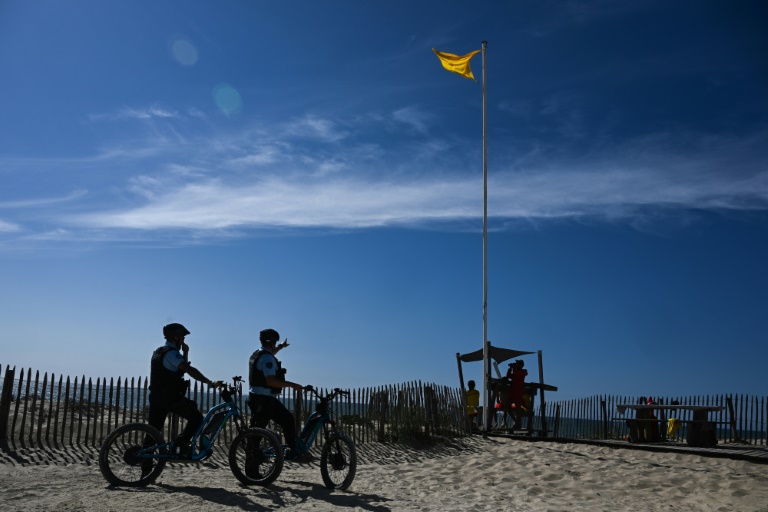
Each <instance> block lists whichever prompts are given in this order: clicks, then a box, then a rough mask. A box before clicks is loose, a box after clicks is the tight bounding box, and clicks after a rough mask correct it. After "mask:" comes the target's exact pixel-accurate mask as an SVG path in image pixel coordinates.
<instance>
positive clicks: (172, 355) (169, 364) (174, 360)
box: [163, 342, 185, 372]
mask: <svg viewBox="0 0 768 512" xmlns="http://www.w3.org/2000/svg"><path fill="white" fill-rule="evenodd" d="M165 346H166V347H169V348H171V349H173V350H169V351H168V352H166V353H165V357H163V366H164V367H165V369H166V370H170V371H172V372H177V371H179V365H180V364H181V363H184V362H185V361H184V357H183V356H182V355H181V352H179V349H177V348H176V345H174V344H173V343H171V342H166V343H165Z"/></svg>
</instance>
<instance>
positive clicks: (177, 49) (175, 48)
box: [171, 37, 197, 66]
mask: <svg viewBox="0 0 768 512" xmlns="http://www.w3.org/2000/svg"><path fill="white" fill-rule="evenodd" d="M171 54H172V55H173V58H174V59H176V61H177V62H178V63H179V64H181V65H182V66H194V65H195V64H196V63H197V48H195V45H193V44H192V43H191V42H189V41H188V40H187V39H184V38H183V37H176V38H174V39H173V40H172V41H171Z"/></svg>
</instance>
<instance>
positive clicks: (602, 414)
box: [600, 398, 608, 439]
mask: <svg viewBox="0 0 768 512" xmlns="http://www.w3.org/2000/svg"><path fill="white" fill-rule="evenodd" d="M600 418H601V419H602V420H603V439H608V411H607V410H606V407H605V398H601V399H600Z"/></svg>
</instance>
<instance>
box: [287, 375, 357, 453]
mask: <svg viewBox="0 0 768 512" xmlns="http://www.w3.org/2000/svg"><path fill="white" fill-rule="evenodd" d="M308 390H309V391H312V392H313V393H314V394H315V396H316V397H317V398H318V399H319V402H318V403H317V407H316V408H315V411H314V412H313V413H312V414H310V415H309V418H307V421H306V423H304V428H302V429H301V433H299V436H298V438H297V439H296V448H297V452H298V453H306V452H308V451H309V449H310V448H311V446H312V444H313V443H314V442H315V439H317V436H318V434H319V433H320V429H321V428H322V429H323V433H324V438H325V440H327V439H328V437H329V436H330V435H331V434H333V433H334V432H335V431H336V420H335V419H334V417H333V412H332V411H331V402H332V401H333V400H334V399H335V398H336V397H337V396H339V395H343V394H345V392H344V391H342V390H341V389H339V388H335V389H334V390H333V391H332V392H331V393H329V394H328V395H326V396H320V393H318V392H317V390H315V389H314V388H309V389H308ZM329 427H330V428H329Z"/></svg>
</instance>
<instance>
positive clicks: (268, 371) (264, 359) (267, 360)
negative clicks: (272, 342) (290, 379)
mask: <svg viewBox="0 0 768 512" xmlns="http://www.w3.org/2000/svg"><path fill="white" fill-rule="evenodd" d="M256 369H257V370H259V371H261V372H262V373H263V374H264V376H265V377H268V376H269V375H272V376H276V375H277V359H276V358H275V356H274V355H272V354H270V353H269V352H267V351H264V352H263V353H262V354H261V355H260V356H259V359H258V360H257V361H256ZM250 391H251V393H253V394H254V395H269V396H272V395H274V394H275V393H274V392H273V391H272V390H271V389H270V388H268V387H265V386H251V388H250Z"/></svg>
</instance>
